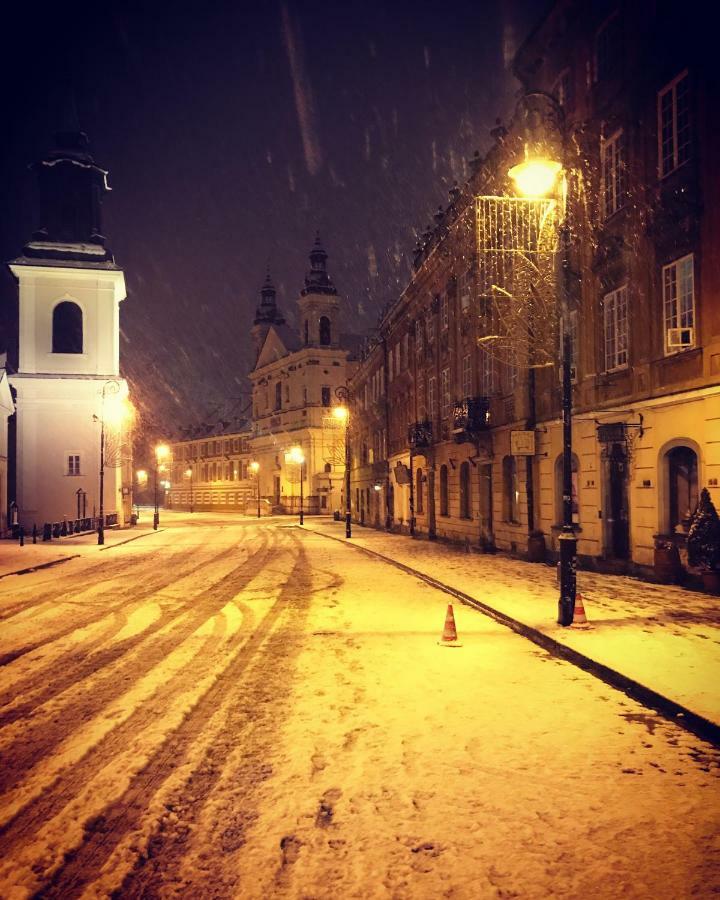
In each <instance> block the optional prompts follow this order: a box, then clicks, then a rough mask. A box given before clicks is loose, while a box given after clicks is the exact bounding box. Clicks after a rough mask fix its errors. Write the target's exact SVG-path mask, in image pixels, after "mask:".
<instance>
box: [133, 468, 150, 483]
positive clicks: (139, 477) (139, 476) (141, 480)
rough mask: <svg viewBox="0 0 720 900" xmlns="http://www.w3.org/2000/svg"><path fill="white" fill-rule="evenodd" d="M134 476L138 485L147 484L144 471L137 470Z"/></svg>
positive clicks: (146, 475) (146, 476)
mask: <svg viewBox="0 0 720 900" xmlns="http://www.w3.org/2000/svg"><path fill="white" fill-rule="evenodd" d="M135 474H136V476H137V481H138V484H147V480H148V473H147V471H146V470H145V469H138V470H137V472H136V473H135Z"/></svg>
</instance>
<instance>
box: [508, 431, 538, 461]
mask: <svg viewBox="0 0 720 900" xmlns="http://www.w3.org/2000/svg"><path fill="white" fill-rule="evenodd" d="M510 452H511V453H512V455H513V456H535V432H534V431H511V432H510Z"/></svg>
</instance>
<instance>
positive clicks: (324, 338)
mask: <svg viewBox="0 0 720 900" xmlns="http://www.w3.org/2000/svg"><path fill="white" fill-rule="evenodd" d="M320 343H321V344H323V345H325V346H327V345H328V344H329V343H330V319H328V317H327V316H320Z"/></svg>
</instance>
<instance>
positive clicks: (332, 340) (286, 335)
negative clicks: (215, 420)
mask: <svg viewBox="0 0 720 900" xmlns="http://www.w3.org/2000/svg"><path fill="white" fill-rule="evenodd" d="M298 322H299V327H298V329H297V330H294V329H292V328H291V327H290V326H289V325H288V324H287V323H286V321H285V318H284V317H283V316H282V314H281V312H280V310H279V309H278V307H277V299H276V293H275V289H274V287H273V285H272V282H271V281H270V276H269V275H268V278H267V280H266V282H265V284H264V286H263V288H262V291H261V302H260V305H259V307H258V309H257V315H256V317H255V321H254V324H253V329H252V334H253V339H254V342H255V348H256V353H257V359H256V362H255V366H254V368H253V370H252V372H251V373H250V376H249V377H250V381H251V383H252V422H253V426H252V437H251V438H250V440H249V446H250V450H251V453H252V457H253V461H254V462H255V463H257V467H258V471H257V475H256V477H257V478H258V482H259V484H258V486H259V492H260V496H261V497H262V498H263V500H264V501H265V502H266V504H267V505H268V506H269V508H270V509H272V510H273V511H275V512H278V513H292V512H298V511H299V510H300V507H301V501H302V507H303V509H304V511H305V512H309V513H317V514H330V513H333V512H335V511H336V510H339V509H341V507H342V489H343V478H344V472H345V466H344V459H345V455H344V447H345V444H344V440H345V431H344V426H343V424H342V423H341V421H340V420H339V419H338V418H337V417H336V416H335V415H334V414H333V407H334V406H336V405H337V404H338V402H339V400H338V389H340V388H344V387H345V385H346V381H347V377H348V375H349V374H350V373H351V372H352V370H353V368H354V362H353V360H352V358H351V357H352V354H351V352H350V350H348V349H347V348H346V347H344V346H343V340H342V339H341V336H340V298H339V296H338V292H337V289H336V288H335V285H334V284H333V282H332V279H331V278H330V276H329V274H328V272H327V254H326V252H325V250H324V249H323V247H322V245H321V243H320V239H319V237H317V238H316V240H315V244H314V246H313V248H312V251H311V253H310V270H309V272H308V273H307V276H306V278H305V285H304V287H303V289H302V290H301V292H300V296H299V298H298ZM293 448H299V451H298V450H297V449H295V450H294V451H293ZM291 451H293V452H292V453H291ZM298 452H300V453H301V457H300V456H299V455H298ZM300 458H302V460H303V461H302V462H299V461H298V460H299V459H300Z"/></svg>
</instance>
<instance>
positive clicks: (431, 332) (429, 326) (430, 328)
mask: <svg viewBox="0 0 720 900" xmlns="http://www.w3.org/2000/svg"><path fill="white" fill-rule="evenodd" d="M425 334H426V335H427V342H428V344H432V342H433V341H434V340H435V316H434V315H433V313H432V312H429V313H428V315H427V318H426V320H425Z"/></svg>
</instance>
